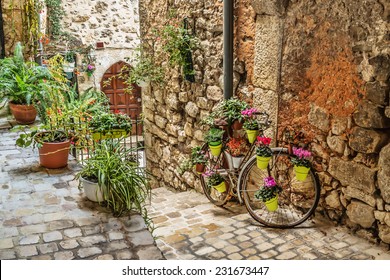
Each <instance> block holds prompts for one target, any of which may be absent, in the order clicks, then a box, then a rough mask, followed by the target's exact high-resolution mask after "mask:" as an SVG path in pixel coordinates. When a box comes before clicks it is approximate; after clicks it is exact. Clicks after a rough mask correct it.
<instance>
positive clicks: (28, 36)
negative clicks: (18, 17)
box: [22, 0, 40, 53]
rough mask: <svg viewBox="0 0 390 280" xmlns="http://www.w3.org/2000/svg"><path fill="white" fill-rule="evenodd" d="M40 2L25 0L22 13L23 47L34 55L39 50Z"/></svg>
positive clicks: (37, 0)
mask: <svg viewBox="0 0 390 280" xmlns="http://www.w3.org/2000/svg"><path fill="white" fill-rule="evenodd" d="M39 8H40V3H39V0H24V9H23V13H22V22H23V33H22V34H23V36H22V39H23V45H24V46H26V47H27V48H28V49H29V50H31V51H32V52H33V53H36V50H37V40H38V37H39V33H40V31H39V14H38V11H39Z"/></svg>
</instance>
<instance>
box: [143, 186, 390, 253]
mask: <svg viewBox="0 0 390 280" xmlns="http://www.w3.org/2000/svg"><path fill="white" fill-rule="evenodd" d="M175 209H176V210H175ZM149 212H150V215H151V216H152V219H153V221H154V223H155V227H156V230H155V231H154V233H155V234H156V235H157V236H158V237H159V238H158V239H157V241H156V242H157V246H158V247H159V248H160V250H161V251H162V252H163V254H164V256H165V258H166V259H169V260H177V259H182V260H192V259H216V260H219V259H230V260H244V259H245V260H260V259H277V260H290V259H291V260H315V259H318V260H338V259H344V260H346V259H350V260H390V251H389V246H385V245H376V244H373V243H370V242H369V241H368V240H366V239H363V238H360V237H357V236H354V235H353V234H352V233H351V232H350V231H349V230H348V229H347V228H345V227H340V226H334V225H333V224H331V223H330V222H327V221H326V220H325V219H323V218H321V217H318V214H317V217H315V218H314V219H312V220H310V221H306V222H305V223H304V224H303V225H301V226H299V227H297V228H293V229H271V228H267V227H263V226H261V225H259V224H258V223H257V222H256V221H254V220H253V219H252V218H251V217H250V216H249V214H248V213H247V212H246V209H245V207H244V206H240V205H238V204H237V203H229V204H228V205H227V206H226V207H225V208H221V207H217V206H214V205H213V204H211V203H210V202H209V201H208V200H207V198H206V197H205V196H204V195H202V194H200V193H197V192H195V191H188V192H182V193H176V192H174V191H171V190H168V189H165V188H159V189H155V190H153V197H152V202H151V205H150V206H149Z"/></svg>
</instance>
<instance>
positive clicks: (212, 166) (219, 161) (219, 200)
mask: <svg viewBox="0 0 390 280" xmlns="http://www.w3.org/2000/svg"><path fill="white" fill-rule="evenodd" d="M202 151H203V152H204V153H205V155H206V157H207V158H208V162H207V163H206V169H205V171H204V172H207V171H210V170H213V171H216V172H219V173H220V174H221V175H222V176H223V177H224V179H225V183H226V191H225V192H219V191H217V190H216V189H215V188H213V187H211V186H209V185H208V184H207V180H206V179H205V177H204V176H202V175H201V174H200V175H199V176H200V182H201V184H202V188H203V192H204V194H205V195H206V197H207V198H208V199H209V200H210V202H211V203H213V204H215V205H217V206H223V205H224V204H226V202H228V200H229V199H230V196H231V193H230V190H231V188H232V187H233V186H232V184H233V180H232V178H231V175H230V173H229V167H228V164H227V162H226V158H225V155H224V153H223V152H222V153H221V154H220V155H219V156H218V157H216V156H213V155H212V154H211V152H210V148H209V146H208V144H207V143H205V144H204V145H203V146H202Z"/></svg>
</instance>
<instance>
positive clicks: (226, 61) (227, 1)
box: [223, 0, 234, 100]
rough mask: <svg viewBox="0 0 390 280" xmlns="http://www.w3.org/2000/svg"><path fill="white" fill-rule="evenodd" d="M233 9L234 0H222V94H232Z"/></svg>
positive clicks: (227, 97)
mask: <svg viewBox="0 0 390 280" xmlns="http://www.w3.org/2000/svg"><path fill="white" fill-rule="evenodd" d="M233 10H234V0H223V87H224V89H223V96H224V98H225V100H227V99H229V98H231V97H232V96H233Z"/></svg>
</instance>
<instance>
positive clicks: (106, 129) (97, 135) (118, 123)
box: [89, 112, 132, 140]
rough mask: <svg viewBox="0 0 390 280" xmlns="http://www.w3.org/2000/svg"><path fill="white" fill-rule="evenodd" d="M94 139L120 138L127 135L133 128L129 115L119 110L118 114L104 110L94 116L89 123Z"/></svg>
mask: <svg viewBox="0 0 390 280" xmlns="http://www.w3.org/2000/svg"><path fill="white" fill-rule="evenodd" d="M89 127H90V128H91V130H92V137H93V139H94V140H104V139H107V138H120V137H124V136H127V135H128V134H129V133H130V131H131V128H132V120H131V118H130V117H129V116H127V115H125V114H123V113H120V112H117V113H116V114H113V113H109V112H103V113H100V114H96V115H95V116H93V117H92V120H91V121H90V123H89Z"/></svg>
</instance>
